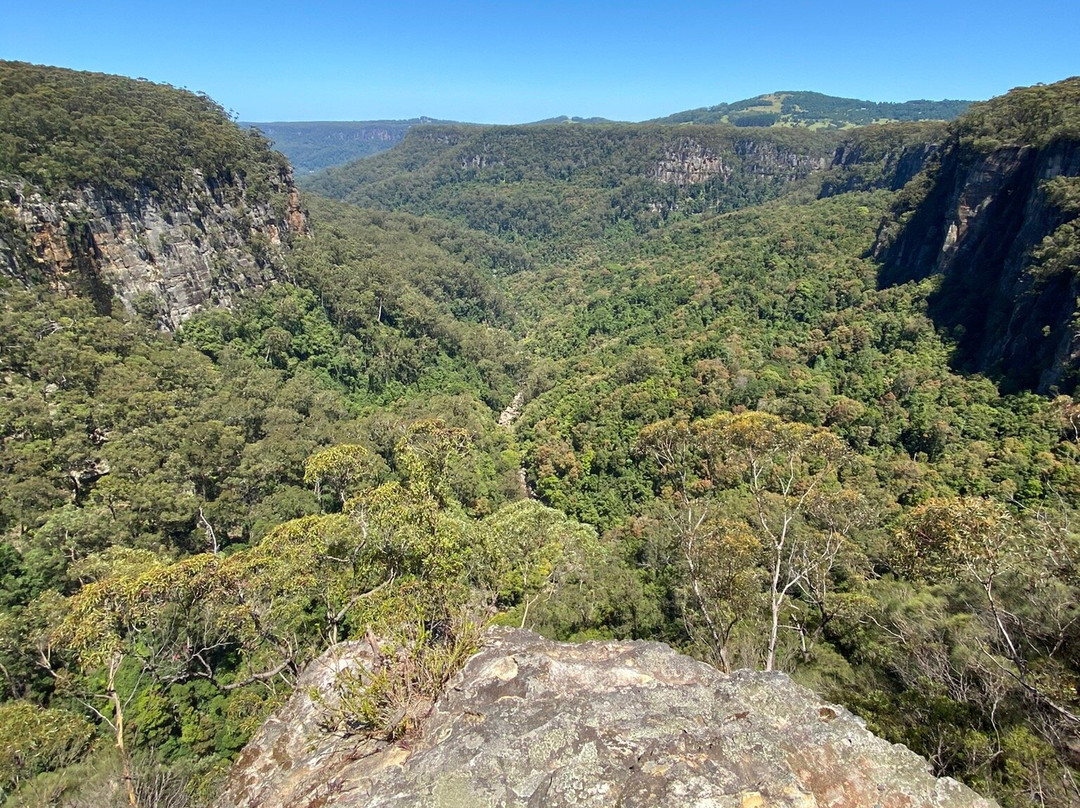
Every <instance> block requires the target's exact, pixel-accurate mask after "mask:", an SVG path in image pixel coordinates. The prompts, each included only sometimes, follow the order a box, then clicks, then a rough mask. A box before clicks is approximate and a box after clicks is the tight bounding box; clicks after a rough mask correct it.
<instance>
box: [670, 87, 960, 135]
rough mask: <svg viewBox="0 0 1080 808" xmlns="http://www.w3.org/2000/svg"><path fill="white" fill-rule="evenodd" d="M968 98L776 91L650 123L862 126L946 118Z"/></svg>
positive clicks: (952, 114) (955, 114)
mask: <svg viewBox="0 0 1080 808" xmlns="http://www.w3.org/2000/svg"><path fill="white" fill-rule="evenodd" d="M970 104H971V102H970V101H948V100H946V101H926V100H919V101H903V102H899V103H896V102H876V101H860V100H859V99H857V98H837V97H836V96H831V95H823V94H822V93H810V92H777V93H769V94H768V95H759V96H757V97H755V98H748V99H745V100H743V101H735V102H734V103H731V104H717V105H716V106H712V107H702V108H700V109H691V110H686V111H685V112H677V113H675V114H674V115H669V116H667V117H666V118H658V119H657V120H656V121H655V123H681V124H686V123H732V124H735V125H736V126H775V125H780V126H809V127H814V128H817V127H821V126H827V127H829V128H835V127H844V126H863V125H865V124H870V123H883V122H885V121H927V120H931V121H950V120H952V119H953V118H956V117H958V116H960V115H962V114H963V113H964V111H965V110H967V108H968V106H969V105H970Z"/></svg>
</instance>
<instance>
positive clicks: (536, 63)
mask: <svg viewBox="0 0 1080 808" xmlns="http://www.w3.org/2000/svg"><path fill="white" fill-rule="evenodd" d="M0 15H2V17H3V19H4V25H3V26H0V58H4V59H12V60H19V61H27V62H33V63H35V64H48V65H54V66H57V67H67V68H71V69H74V70H90V71H94V72H100V73H111V74H118V75H123V76H130V77H132V78H146V79H148V80H151V81H154V82H158V83H162V84H170V85H172V86H174V87H180V88H185V89H189V90H192V91H195V92H203V93H206V94H207V95H209V96H210V97H211V98H213V99H214V100H215V101H216V102H217V103H219V104H221V105H222V106H223V107H224V108H225V109H226V110H228V111H229V112H230V113H232V114H234V115H235V117H237V118H238V119H240V120H243V121H260V122H267V123H269V122H275V123H296V122H309V121H310V122H348V121H372V120H385V121H399V120H409V119H412V118H416V117H421V116H423V117H430V118H433V119H438V120H453V121H461V122H475V123H483V124H513V123H523V122H534V121H539V120H545V119H549V118H557V117H560V116H564V115H565V116H567V117H582V118H590V117H599V118H607V119H609V120H612V121H627V122H640V121H647V120H651V119H654V118H660V117H664V116H667V115H671V114H674V113H675V112H679V111H683V110H689V109H696V108H699V107H702V106H713V105H717V104H721V103H731V102H732V101H736V100H741V99H745V98H752V97H754V96H756V95H760V94H762V93H763V92H764V93H768V92H785V91H782V90H776V89H763V88H777V87H793V86H801V87H809V88H812V89H810V90H808V91H809V92H817V93H822V94H825V95H831V96H835V97H840V98H857V99H865V100H868V101H875V102H878V103H890V102H892V103H897V102H904V101H909V100H933V99H944V100H986V99H988V98H991V97H994V96H998V95H1001V94H1003V93H1005V92H1007V91H1008V90H1010V89H1012V88H1013V87H1018V86H1027V85H1032V84H1038V83H1044V84H1050V83H1054V82H1057V81H1060V80H1062V79H1065V78H1068V77H1070V76H1074V75H1077V74H1080V51H1077V49H1076V47H1075V43H1076V42H1077V41H1080V14H1077V13H1076V12H1075V8H1074V6H1073V5H1072V0H1069V2H1066V0H1030V1H1029V2H1028V3H1026V4H1025V6H1024V8H1023V11H1022V13H1017V11H1016V9H1015V7H1014V6H1013V5H1011V4H1006V3H1005V2H1004V1H1003V0H986V2H979V3H976V2H974V0H957V2H954V3H952V4H950V5H949V7H948V9H947V16H946V15H943V10H942V7H941V6H940V4H937V3H931V2H930V0H912V2H910V3H907V4H904V5H903V7H899V6H895V5H892V4H870V5H866V4H864V3H855V2H851V0H823V2H821V3H817V4H812V5H811V4H805V3H800V2H798V1H797V0H773V2H771V3H761V2H758V1H757V0H755V1H754V2H751V0H711V2H710V1H709V0H674V2H671V3H668V4H665V5H663V6H662V7H658V6H657V4H655V3H651V2H645V1H644V0H621V1H620V2H617V3H616V2H614V0H595V1H594V2H591V3H580V2H570V0H536V1H535V2H530V3H527V4H506V3H499V2H495V0H461V2H459V3H454V4H445V3H438V2H434V1H433V0H414V1H413V2H410V3H404V4H396V5H392V4H386V3H375V2H368V1H367V0H357V2H352V3H344V2H340V0H317V1H316V2H315V3H312V4H310V6H309V7H307V8H304V9H302V10H300V11H298V10H297V7H296V6H295V4H289V3H285V2H282V1H281V0H264V2H260V3H259V4H258V5H256V4H254V3H247V2H242V1H241V2H235V3H228V4H223V3H219V2H215V3H209V2H206V1H205V0H192V2H189V3H187V4H184V5H183V6H182V7H178V8H174V7H169V6H159V5H158V4H143V3H139V4H136V3H134V2H132V0H95V2H94V3H93V4H92V5H88V4H85V3H82V2H75V0H56V2H54V3H53V4H52V5H51V6H50V14H49V18H48V24H47V25H46V24H43V23H42V20H41V15H40V11H39V9H37V8H36V7H34V6H33V5H32V4H26V3H21V2H16V0H0Z"/></svg>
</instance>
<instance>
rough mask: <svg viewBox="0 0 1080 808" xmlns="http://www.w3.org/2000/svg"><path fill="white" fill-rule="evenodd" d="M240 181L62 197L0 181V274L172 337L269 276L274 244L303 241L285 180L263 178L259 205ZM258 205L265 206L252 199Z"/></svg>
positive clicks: (277, 252) (275, 271)
mask: <svg viewBox="0 0 1080 808" xmlns="http://www.w3.org/2000/svg"><path fill="white" fill-rule="evenodd" d="M253 196H255V195H253V194H252V193H251V192H250V191H249V189H248V188H246V187H245V185H244V182H243V181H242V180H241V179H239V178H235V179H234V181H233V182H232V183H231V184H219V183H216V182H207V181H206V180H204V179H203V177H202V176H201V174H199V173H198V172H196V173H194V174H193V175H192V176H191V177H190V178H189V180H188V182H187V183H186V184H185V186H184V187H183V188H182V189H181V191H180V192H179V193H176V194H173V195H171V197H170V198H161V197H160V195H154V194H150V193H143V194H138V195H136V196H134V198H121V197H118V196H111V195H108V194H103V193H100V192H98V191H97V190H95V189H94V188H82V189H81V190H79V191H77V192H70V193H68V194H66V195H64V196H63V197H60V198H54V197H50V196H48V195H46V194H43V193H42V192H41V191H40V190H39V189H37V188H36V187H34V186H33V185H31V184H30V183H27V182H22V181H19V180H0V273H3V274H5V275H7V276H9V277H12V278H14V279H16V280H17V281H19V282H21V283H23V284H25V285H30V284H32V283H41V282H44V283H47V284H49V285H50V286H52V287H54V288H57V289H61V290H66V291H68V292H71V293H78V294H87V295H89V296H91V297H92V298H93V300H94V301H95V305H96V306H97V308H98V310H99V311H102V312H107V311H109V310H110V308H111V306H112V305H113V302H114V300H118V301H119V302H120V304H121V305H122V306H123V307H124V308H125V309H127V310H128V311H129V312H134V311H136V310H138V311H139V312H140V313H141V314H143V315H146V316H152V317H154V318H155V319H156V321H157V323H158V325H159V327H160V328H162V329H167V330H172V329H175V328H176V327H177V326H179V325H180V323H181V322H183V321H184V320H185V319H187V318H188V317H190V316H191V315H192V314H193V313H195V312H196V311H198V310H200V309H202V308H205V307H207V306H214V305H220V306H229V305H231V303H232V301H233V298H234V296H235V294H236V293H237V292H238V291H241V290H245V289H259V288H262V287H265V286H266V285H267V284H269V283H273V282H274V281H275V280H276V279H278V278H279V276H280V274H281V271H282V267H283V261H282V247H283V245H284V244H285V243H287V242H288V241H289V240H290V239H291V238H293V237H294V236H301V235H306V233H307V223H306V220H305V216H304V213H303V210H302V209H301V206H300V198H299V195H298V193H297V191H296V188H295V186H294V185H293V182H292V176H291V174H290V173H288V172H287V171H283V172H282V173H280V174H278V175H277V176H272V177H271V179H270V184H269V189H268V192H267V191H265V190H264V192H263V193H261V194H259V195H258V196H259V197H260V201H256V200H255V199H253ZM261 200H265V201H261Z"/></svg>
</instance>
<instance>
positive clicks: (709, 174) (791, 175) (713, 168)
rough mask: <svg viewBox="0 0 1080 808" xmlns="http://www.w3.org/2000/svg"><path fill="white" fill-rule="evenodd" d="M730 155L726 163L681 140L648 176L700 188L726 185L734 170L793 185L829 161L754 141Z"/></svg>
mask: <svg viewBox="0 0 1080 808" xmlns="http://www.w3.org/2000/svg"><path fill="white" fill-rule="evenodd" d="M733 152H734V155H733V156H732V155H729V156H728V159H727V161H726V162H725V160H724V154H723V152H722V151H721V150H717V149H714V148H712V147H710V146H708V145H706V144H703V143H701V142H699V141H697V140H695V139H694V138H683V139H681V140H680V141H678V142H675V143H671V144H668V146H667V147H666V148H665V150H664V154H663V156H662V157H661V158H660V159H659V160H658V161H657V162H656V163H655V165H653V167H652V169H651V171H650V172H649V176H650V178H651V179H654V180H656V181H657V182H659V183H662V184H664V185H676V186H678V187H679V188H687V187H688V186H691V185H700V184H701V183H704V182H707V181H708V180H710V179H712V178H713V177H720V178H721V179H722V180H723V181H724V182H728V181H729V180H730V179H731V177H732V175H733V174H734V173H735V172H736V171H737V170H740V171H742V172H743V173H744V174H745V175H746V176H748V177H754V178H757V179H772V180H779V181H782V182H794V181H795V180H799V179H802V178H803V177H806V176H808V175H809V174H811V173H813V172H815V171H821V170H822V169H824V168H825V167H826V166H828V164H829V161H828V158H826V157H824V156H822V155H820V154H814V153H812V152H810V151H809V150H806V151H800V150H796V149H788V148H784V147H782V146H779V145H778V144H776V143H769V142H761V141H754V140H740V141H737V142H736V143H735V144H734V149H733Z"/></svg>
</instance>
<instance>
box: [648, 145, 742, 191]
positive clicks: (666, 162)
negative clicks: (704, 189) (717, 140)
mask: <svg viewBox="0 0 1080 808" xmlns="http://www.w3.org/2000/svg"><path fill="white" fill-rule="evenodd" d="M731 170H732V169H731V167H730V166H725V165H724V160H723V158H722V157H721V156H720V155H719V154H717V153H716V152H715V151H713V150H712V149H711V148H709V147H708V146H706V145H704V144H702V143H698V142H697V141H696V140H694V139H693V138H684V139H683V140H682V141H681V142H679V143H676V144H673V145H672V146H670V147H669V148H667V149H666V150H665V151H664V155H663V156H662V157H661V158H660V159H659V160H658V161H657V162H656V165H655V166H653V169H652V176H651V178H652V179H654V180H656V181H657V182H660V183H663V184H665V185H676V186H678V187H679V188H685V187H687V186H688V185H698V184H700V183H703V182H705V181H707V180H710V179H712V178H713V177H716V176H721V177H723V178H724V179H725V180H726V179H728V178H729V177H730V176H731Z"/></svg>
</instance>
